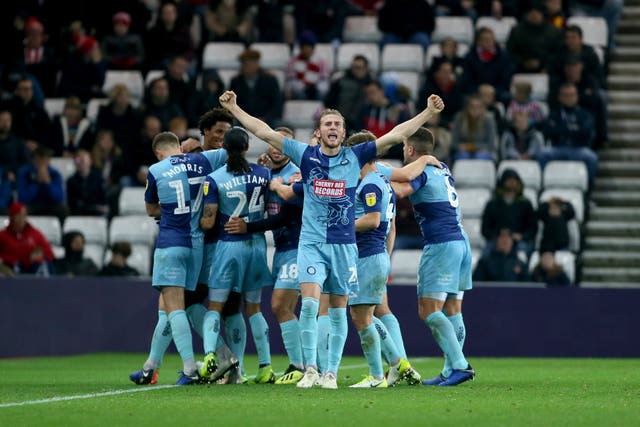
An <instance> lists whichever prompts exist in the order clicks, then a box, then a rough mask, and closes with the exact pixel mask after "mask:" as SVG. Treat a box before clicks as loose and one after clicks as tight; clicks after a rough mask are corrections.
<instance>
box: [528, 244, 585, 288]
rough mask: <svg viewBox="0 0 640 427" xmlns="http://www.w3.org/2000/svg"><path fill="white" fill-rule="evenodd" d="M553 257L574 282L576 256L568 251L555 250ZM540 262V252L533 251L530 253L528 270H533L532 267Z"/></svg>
mask: <svg viewBox="0 0 640 427" xmlns="http://www.w3.org/2000/svg"><path fill="white" fill-rule="evenodd" d="M554 258H555V260H556V262H557V263H558V264H560V265H561V266H562V269H563V270H564V272H565V273H567V276H568V277H569V280H570V281H571V283H575V281H576V256H575V255H574V254H573V253H571V252H569V251H556V253H555V254H554ZM538 262H540V253H539V252H537V251H536V252H534V253H532V254H531V258H530V259H529V271H530V272H533V269H534V268H536V265H538Z"/></svg>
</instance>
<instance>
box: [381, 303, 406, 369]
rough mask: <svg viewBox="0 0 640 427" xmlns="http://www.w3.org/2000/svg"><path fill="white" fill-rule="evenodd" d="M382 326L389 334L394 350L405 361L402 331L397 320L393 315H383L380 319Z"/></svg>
mask: <svg viewBox="0 0 640 427" xmlns="http://www.w3.org/2000/svg"><path fill="white" fill-rule="evenodd" d="M380 320H381V321H382V323H384V326H385V327H386V328H387V331H388V332H389V336H391V339H392V340H393V342H394V343H395V344H396V348H397V349H398V351H399V352H400V357H402V358H403V359H407V352H406V351H405V349H404V341H403V339H402V331H400V323H398V319H397V318H396V316H394V315H393V313H390V314H385V315H384V316H382V317H381V318H380Z"/></svg>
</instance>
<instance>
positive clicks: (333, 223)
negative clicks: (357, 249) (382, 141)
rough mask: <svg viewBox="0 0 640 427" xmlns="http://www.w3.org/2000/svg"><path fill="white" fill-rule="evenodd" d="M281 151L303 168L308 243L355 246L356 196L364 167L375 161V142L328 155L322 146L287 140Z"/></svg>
mask: <svg viewBox="0 0 640 427" xmlns="http://www.w3.org/2000/svg"><path fill="white" fill-rule="evenodd" d="M282 152H283V154H285V155H286V156H289V158H290V159H291V160H292V161H293V162H294V163H295V164H296V165H298V167H300V173H301V174H302V182H303V186H304V205H303V211H302V231H301V232H300V240H301V241H303V242H305V243H355V242H356V236H355V226H354V222H355V208H354V205H355V195H356V187H357V186H358V178H359V176H360V169H361V168H362V166H363V165H364V164H365V163H367V162H368V161H370V160H371V159H373V158H375V156H376V145H375V142H367V143H364V144H359V145H356V146H354V147H342V149H341V150H340V152H339V153H338V154H336V155H335V156H327V155H325V154H323V153H322V152H321V151H320V147H319V146H311V145H307V144H304V143H302V142H298V141H295V140H293V139H289V138H285V139H284V143H283V147H282Z"/></svg>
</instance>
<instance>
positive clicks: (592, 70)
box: [549, 25, 606, 87]
mask: <svg viewBox="0 0 640 427" xmlns="http://www.w3.org/2000/svg"><path fill="white" fill-rule="evenodd" d="M576 56H578V57H580V60H581V61H582V63H583V64H584V70H583V72H584V73H585V75H589V76H593V77H594V78H595V79H596V80H597V81H598V83H599V84H600V86H602V87H604V86H605V85H606V78H605V73H604V67H603V66H602V64H601V63H600V59H599V58H598V54H597V53H596V51H595V50H594V49H593V47H592V46H589V45H586V44H584V42H583V40H582V29H581V28H580V27H578V26H577V25H569V26H568V27H567V28H565V30H564V40H563V43H562V44H561V45H560V47H559V49H558V51H557V53H556V55H555V56H554V57H553V58H552V59H551V64H550V67H549V77H551V79H553V78H554V77H556V76H561V75H563V74H564V66H565V64H566V62H567V60H568V59H570V58H573V57H576Z"/></svg>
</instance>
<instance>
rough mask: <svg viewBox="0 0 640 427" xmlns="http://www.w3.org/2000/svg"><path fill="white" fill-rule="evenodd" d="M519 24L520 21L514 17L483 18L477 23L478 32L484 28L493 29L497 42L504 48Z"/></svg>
mask: <svg viewBox="0 0 640 427" xmlns="http://www.w3.org/2000/svg"><path fill="white" fill-rule="evenodd" d="M517 23H518V20H517V19H516V18H515V17H513V16H503V17H502V18H501V19H496V18H494V17H492V16H481V17H479V18H478V20H477V21H476V30H477V29H480V28H482V27H486V28H489V29H491V30H492V31H493V34H494V36H495V39H496V42H498V43H500V44H501V45H503V46H504V45H505V44H506V43H507V39H508V38H509V33H511V29H512V28H513V27H515V26H516V24H517Z"/></svg>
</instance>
